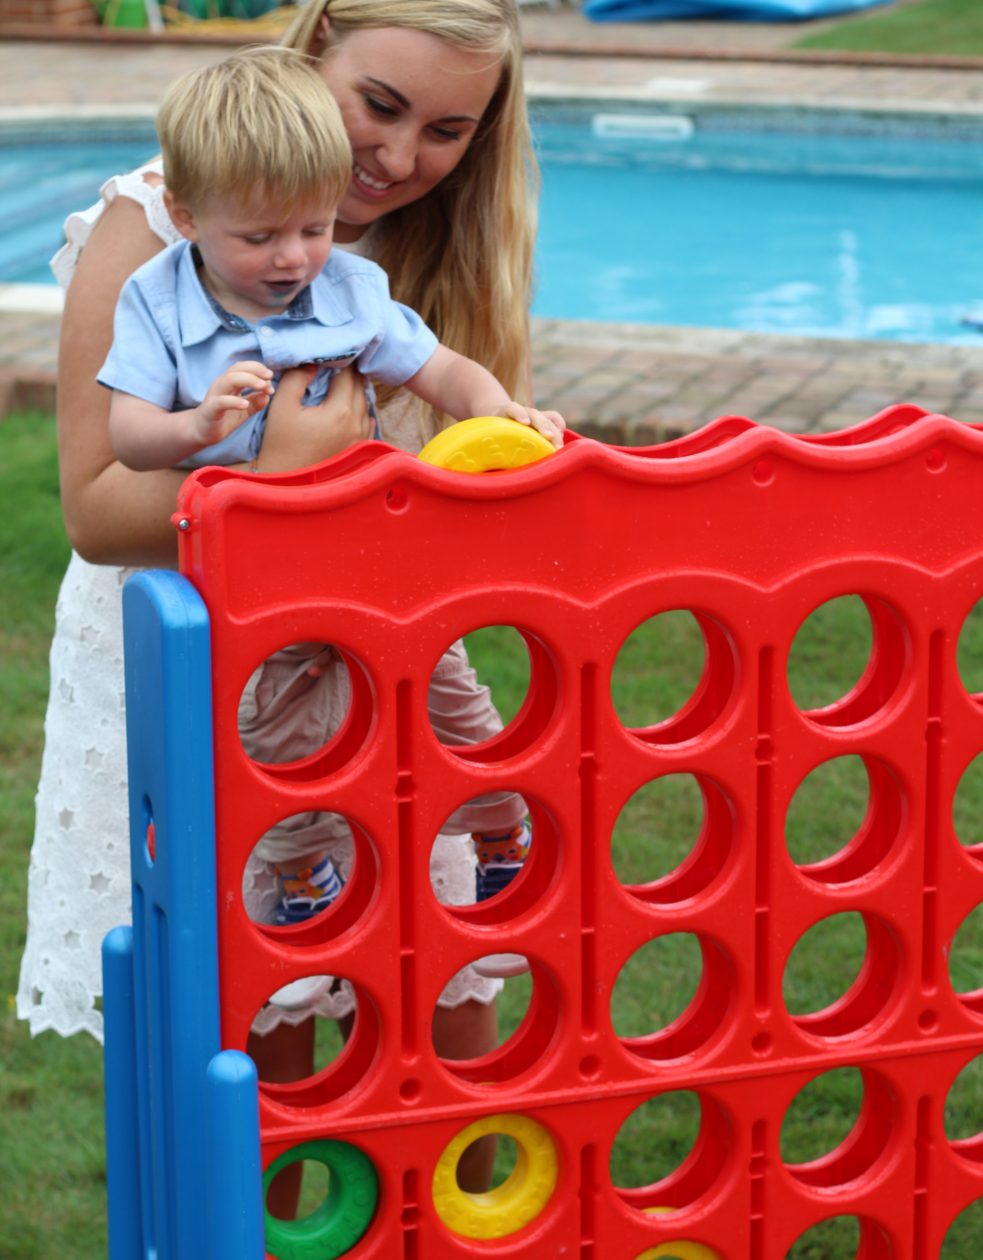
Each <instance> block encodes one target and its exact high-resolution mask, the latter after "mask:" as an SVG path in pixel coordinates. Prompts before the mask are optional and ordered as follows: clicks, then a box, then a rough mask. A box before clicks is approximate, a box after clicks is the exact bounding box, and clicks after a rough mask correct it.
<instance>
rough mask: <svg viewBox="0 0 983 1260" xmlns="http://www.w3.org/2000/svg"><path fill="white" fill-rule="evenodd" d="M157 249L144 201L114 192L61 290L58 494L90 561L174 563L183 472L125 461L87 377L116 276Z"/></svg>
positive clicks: (99, 389) (100, 347) (103, 341)
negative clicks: (137, 468) (149, 469)
mask: <svg viewBox="0 0 983 1260" xmlns="http://www.w3.org/2000/svg"><path fill="white" fill-rule="evenodd" d="M162 248H163V243H162V242H161V240H160V239H159V238H158V237H157V236H155V235H154V233H153V232H151V230H150V228H149V227H148V226H147V220H146V216H145V214H144V211H143V208H142V207H141V206H139V205H138V204H137V203H136V202H135V201H132V200H130V199H129V198H127V197H117V198H116V199H115V200H114V201H113V202H111V203H110V204H109V205H108V206H107V207H106V209H105V211H104V212H103V214H102V215H101V216H100V218H99V219H98V221H97V222H96V224H95V226H94V228H93V230H92V235H91V236H90V238H89V240H88V241H87V242H86V245H85V248H84V249H83V250H82V254H81V256H80V258H79V262H78V267H77V268H76V271H75V275H74V276H73V277H72V282H71V284H70V285H69V288H68V293H67V294H66V297H65V310H64V313H63V315H62V323H61V341H60V344H59V350H58V455H59V465H60V470H61V503H62V512H63V514H64V517H65V528H66V530H67V531H68V537H69V540H70V541H71V544H72V546H73V547H74V548H75V549H76V551H78V552H79V554H80V555H82V556H83V557H84V558H85V559H86V560H89V561H91V562H92V563H94V564H135V565H146V564H164V565H173V564H174V561H175V556H176V552H177V547H176V543H175V537H176V535H175V532H174V529H173V527H172V525H171V523H170V517H171V513H172V512H173V511H174V501H175V498H176V496H177V491H178V487H179V486H180V484H181V481H182V479H183V478H184V476H185V475H186V474H184V473H182V472H175V471H173V470H171V469H165V470H163V471H161V472H155V473H142V472H141V473H138V472H133V471H131V470H130V469H128V468H124V467H123V465H122V464H120V463H119V462H118V460H117V459H116V457H115V455H114V454H113V448H112V445H111V444H110V440H109V402H110V397H111V395H110V391H109V390H108V389H105V388H103V386H101V385H99V384H97V383H96V373H97V372H98V371H99V369H100V368H101V367H102V365H103V362H104V361H105V358H106V355H107V354H108V352H109V347H110V344H111V342H112V339H113V313H114V311H115V309H116V299H117V298H118V296H119V291H120V289H121V288H122V285H123V281H124V280H126V279H127V277H128V276H129V275H130V274H131V273H132V272H133V271H135V270H136V268H137V267H138V266H139V265H140V264H141V263H143V262H146V260H147V259H148V258H150V257H152V255H154V254H156V253H157V252H159V251H160V250H161V249H162Z"/></svg>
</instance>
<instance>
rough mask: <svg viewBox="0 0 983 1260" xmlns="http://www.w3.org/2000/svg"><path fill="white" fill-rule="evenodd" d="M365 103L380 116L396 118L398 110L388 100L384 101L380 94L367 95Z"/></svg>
mask: <svg viewBox="0 0 983 1260" xmlns="http://www.w3.org/2000/svg"><path fill="white" fill-rule="evenodd" d="M365 103H366V105H367V106H368V107H369V109H370V110H371V111H372V113H373V114H378V115H379V117H380V118H395V117H396V110H395V109H394V108H393V107H392V105H390V104H389V102H388V101H382V100H380V99H379V98H378V96H366V98H365Z"/></svg>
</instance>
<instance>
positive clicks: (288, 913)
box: [273, 857, 344, 927]
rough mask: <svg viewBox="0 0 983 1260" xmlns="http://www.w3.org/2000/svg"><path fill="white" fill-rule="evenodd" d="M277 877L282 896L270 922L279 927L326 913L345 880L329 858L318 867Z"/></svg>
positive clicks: (302, 921)
mask: <svg viewBox="0 0 983 1260" xmlns="http://www.w3.org/2000/svg"><path fill="white" fill-rule="evenodd" d="M279 875H280V882H281V884H282V885H283V896H282V897H281V898H280V904H279V905H278V906H277V908H276V912H275V915H274V919H273V922H274V923H276V924H277V926H278V927H286V926H290V925H291V924H294V923H305V922H306V921H307V920H308V919H313V917H314V916H315V915H316V914H320V913H321V911H322V910H327V908H328V906H330V905H331V903H332V901H337V899H338V897H339V895H340V893H341V890H342V888H344V881H343V880H342V878H341V876H340V875H339V874H338V871H337V869H336V867H335V864H334V862H332V861H331V859H330V858H329V857H324V858H322V859H321V861H320V862H319V863H318V864H317V866H314V867H311V866H307V867H305V868H304V869H303V870H301V871H294V872H292V873H291V874H287V873H286V872H285V871H280V872H279Z"/></svg>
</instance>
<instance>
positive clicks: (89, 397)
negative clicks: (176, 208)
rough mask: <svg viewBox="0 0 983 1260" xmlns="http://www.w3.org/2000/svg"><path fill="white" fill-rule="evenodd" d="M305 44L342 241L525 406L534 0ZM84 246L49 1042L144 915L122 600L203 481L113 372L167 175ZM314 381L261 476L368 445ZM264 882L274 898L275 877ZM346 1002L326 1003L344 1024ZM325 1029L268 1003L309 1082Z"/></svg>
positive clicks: (128, 188)
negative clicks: (118, 410)
mask: <svg viewBox="0 0 983 1260" xmlns="http://www.w3.org/2000/svg"><path fill="white" fill-rule="evenodd" d="M284 42H286V43H287V44H289V45H290V46H292V47H295V48H300V49H302V50H307V51H309V52H310V53H311V54H312V55H314V56H316V57H317V58H318V61H319V66H320V69H321V72H322V73H323V75H324V77H325V79H326V80H327V82H328V85H329V87H330V88H331V89H332V91H333V92H334V94H335V96H336V98H337V100H338V103H339V105H340V107H341V110H342V115H343V117H344V120H345V126H346V130H347V131H348V134H349V137H350V139H351V142H352V149H353V152H354V158H355V167H354V176H353V179H352V183H351V186H350V188H349V191H348V193H347V194H346V196H345V198H344V199H343V201H342V205H341V208H340V211H339V220H338V223H337V225H336V229H335V240H336V241H337V242H338V243H339V244H345V243H349V244H351V245H354V246H355V247H356V248H358V249H359V250H360V251H364V252H366V253H367V254H370V255H371V256H372V257H373V258H375V259H376V260H377V261H378V262H379V263H381V264H382V266H383V267H385V268H386V269H387V270H388V272H389V275H390V281H391V287H392V291H393V294H394V296H396V297H397V298H399V299H400V300H402V301H404V302H406V303H407V304H408V305H411V306H414V307H415V309H417V310H418V311H419V312H420V313H421V314H422V315H423V317H424V319H426V320H427V322H428V323H429V324H430V325H431V327H433V329H434V330H435V331H436V333H437V335H438V336H439V337H440V338H441V339H442V340H443V341H444V342H445V343H447V344H449V345H451V346H452V347H453V348H454V349H456V350H458V351H460V352H461V353H463V354H466V355H468V356H469V357H472V358H476V359H478V360H479V361H481V362H482V363H484V364H485V365H486V366H487V367H488V368H489V369H490V370H491V371H492V372H494V373H495V374H496V375H497V376H498V377H499V379H500V380H501V381H502V382H503V383H504V384H505V385H506V387H507V388H508V389H509V390H511V391H512V393H513V395H514V396H516V397H521V396H523V395H526V394H528V348H527V331H528V330H527V315H526V312H527V308H528V299H529V292H528V280H529V275H530V271H531V253H532V241H533V223H532V216H531V212H530V195H529V194H530V187H529V185H530V179H531V175H532V172H533V163H532V157H531V151H530V146H529V136H528V124H527V119H526V115H525V106H524V96H523V89H522V82H521V64H520V59H521V48H520V42H519V33H518V21H517V14H516V9H515V4H514V0H327V2H326V3H325V0H315V2H314V3H313V4H311V5H310V6H309V7H308V8H307V9H306V10H304V11H302V12H301V13H300V14H299V16H298V18H297V20H296V21H295V23H294V26H293V27H292V29H291V30H290V31H289V32H288V33H287V36H286V39H285V41H284ZM69 238H70V244H69V246H68V247H66V250H64V251H62V255H61V256H60V258H59V260H58V267H59V268H60V270H61V273H62V275H63V276H70V277H71V283H70V286H69V288H68V292H67V296H66V303H65V311H64V316H63V322H62V339H61V347H60V351H59V409H58V410H59V416H58V420H59V457H60V469H61V492H62V506H63V511H64V515H65V522H66V527H67V530H68V535H69V538H70V540H71V542H72V545H73V548H74V550H75V553H76V554H75V555H74V556H73V558H72V561H71V564H70V567H69V571H68V574H67V575H66V578H65V582H64V584H63V586H62V591H61V595H60V597H59V604H58V615H57V625H56V632H55V638H54V642H53V644H52V658H51V664H52V677H51V696H50V700H49V708H48V714H47V718H46V726H45V730H46V747H45V754H44V761H43V765H42V774H41V783H40V787H39V791H38V802H37V825H36V833H35V841H34V848H33V850H32V859H31V871H30V885H29V927H28V940H27V946H26V949H25V954H24V960H23V964H22V970H21V982H20V989H19V992H18V998H17V1002H18V1014H19V1015H20V1016H21V1017H22V1018H24V1019H27V1020H29V1021H30V1024H31V1029H32V1031H33V1032H39V1031H41V1030H42V1029H45V1028H52V1029H55V1030H56V1031H58V1032H60V1033H62V1034H63V1035H69V1034H71V1033H74V1032H76V1031H79V1030H81V1029H85V1030H86V1031H88V1032H90V1033H92V1035H93V1036H95V1037H97V1038H101V1031H102V1028H101V1014H100V1012H99V1010H98V1009H97V1005H96V1003H97V999H98V994H99V991H100V987H101V984H100V976H99V948H100V945H101V941H102V937H103V935H104V934H105V932H106V931H108V930H109V929H110V928H111V927H113V926H115V925H116V924H117V923H120V922H124V921H126V920H128V918H129V866H128V839H127V834H128V833H127V822H126V816H127V810H126V798H125V760H124V740H123V724H122V672H121V634H120V603H119V591H120V588H121V586H122V583H123V581H124V580H125V578H126V576H127V573H128V567H129V566H143V565H157V566H160V565H167V566H171V565H173V564H174V558H175V542H174V531H173V528H172V526H171V524H170V516H171V513H172V511H173V508H174V502H175V496H176V493H177V489H178V486H179V485H180V481H181V477H182V474H181V473H179V472H176V471H173V470H167V471H162V472H155V473H132V472H130V471H129V470H127V469H126V468H124V467H123V466H122V465H120V464H119V463H118V462H117V461H116V460H115V458H114V456H113V453H112V449H111V447H110V443H109V435H108V403H109V395H108V393H107V392H106V391H104V390H102V389H101V387H100V386H98V385H97V384H96V373H97V370H98V369H99V367H100V366H101V364H102V362H103V360H104V358H105V354H106V351H107V348H108V346H109V344H110V341H111V338H112V315H113V310H114V307H115V302H116V297H117V294H118V292H119V289H120V286H121V285H122V283H123V281H124V280H125V279H126V277H127V276H128V275H129V274H130V273H131V272H132V271H133V270H134V269H135V268H136V267H137V266H138V265H139V264H140V263H142V262H143V261H145V260H146V259H147V258H148V257H150V256H151V255H152V254H153V253H155V252H157V251H158V250H160V249H161V248H162V247H163V245H164V244H165V243H168V242H169V241H171V240H172V239H174V235H173V229H172V227H171V225H170V223H169V220H168V219H167V216H166V213H165V212H164V209H163V204H162V189H161V187H160V177H159V174H155V173H154V171H153V169H145V170H143V171H141V172H137V173H135V174H133V175H130V176H124V177H121V178H120V179H119V180H115V181H110V183H109V184H108V185H107V187H106V189H104V203H103V205H101V206H100V207H98V208H96V210H94V211H93V212H91V213H90V214H88V215H86V216H80V217H79V218H77V219H76V220H75V221H74V222H73V223H70V224H69ZM73 238H74V239H73ZM83 245H84V248H81V247H82V246H83ZM79 251H81V252H79ZM57 269H58V268H56V270H57ZM305 383H306V376H305V373H304V372H303V371H301V370H298V371H296V372H294V373H291V374H288V375H287V376H285V377H284V379H283V381H282V382H281V385H280V388H279V390H278V393H277V398H276V400H275V402H274V403H273V405H272V406H271V408H270V413H269V421H268V426H267V434H266V438H265V441H264V445H263V449H262V452H261V455H260V459H259V469H260V471H268V472H272V471H278V470H281V469H285V468H292V467H293V468H295V467H298V466H301V465H304V464H309V463H313V462H316V461H318V460H321V459H324V458H326V457H328V456H329V455H331V454H333V453H335V452H337V451H339V450H342V449H344V448H345V447H347V446H348V445H350V444H351V443H352V442H353V441H356V440H358V439H360V438H362V437H367V436H369V434H370V422H369V419H368V417H367V415H366V414H365V407H364V402H363V400H362V399H361V396H360V394H359V392H358V389H357V387H356V385H355V382H354V378H352V377H350V376H349V374H345V375H344V376H342V377H339V378H337V380H336V381H335V383H334V385H333V386H332V390H331V393H330V396H329V398H328V400H327V401H326V403H324V404H323V405H322V406H321V407H316V408H314V407H311V408H302V407H301V406H300V405H299V404H300V398H301V396H302V393H303V389H304V386H305ZM380 401H381V403H382V421H383V429H384V432H385V434H386V436H387V438H388V439H389V440H390V441H394V442H396V443H398V444H399V445H401V446H404V447H406V448H407V449H410V450H414V449H418V447H419V445H420V442H421V440H422V439H423V438H424V437H426V436H429V434H430V433H431V432H432V431H433V429H434V427H435V425H436V424H437V423H438V420H437V419H436V418H434V417H432V416H422V415H421V414H420V412H419V411H418V408H417V405H416V403H415V401H414V402H413V403H410V402H407V401H406V399H404V398H402V397H400V396H399V395H398V394H397V395H396V396H394V397H388V398H386V397H383V398H382V399H381V400H380ZM459 848H460V851H461V853H462V854H465V855H466V850H465V849H464V848H463V846H459ZM448 861H450V859H448ZM446 876H447V883H448V884H449V885H453V884H455V882H456V885H457V887H458V889H460V887H461V880H462V879H463V880H465V881H467V880H469V879H472V875H471V871H470V867H468V866H467V865H465V867H464V868H463V869H454V870H448V871H447V872H446ZM253 891H254V892H255V895H256V897H257V898H258V899H259V900H262V897H263V896H264V890H263V889H262V888H260V887H259V886H258V884H257V887H256V888H255V889H254V890H253ZM246 892H247V901H248V895H249V893H250V889H249V888H248V887H247V889H246ZM451 895H452V896H453V891H452V894H451ZM496 992H497V983H496V982H494V981H489V980H487V979H485V978H483V977H481V976H478V975H477V973H474V972H473V971H472V970H471V969H470V968H469V969H467V970H466V971H465V972H462V973H460V975H459V976H457V977H455V978H454V980H452V982H451V984H450V985H449V986H448V990H447V991H445V994H444V995H443V997H442V999H441V1005H440V1006H439V1007H438V1011H437V1014H436V1017H435V1020H434V1041H435V1046H436V1049H437V1052H438V1053H439V1054H441V1055H442V1056H444V1057H447V1058H467V1057H472V1056H474V1055H477V1054H481V1053H483V1052H485V1051H487V1050H488V1049H490V1048H491V1047H492V1046H493V1045H494V1044H495V1040H496V1025H495V1009H494V997H495V994H496ZM347 1000H348V1005H347V1007H346V1006H345V1005H344V1002H342V1003H340V1004H339V1003H338V1002H337V1000H336V1001H335V1004H334V1005H333V1006H332V1005H331V1003H330V1002H329V1003H328V1005H327V1006H325V1007H324V1008H322V1007H321V1006H319V1007H318V1008H317V1009H318V1011H319V1013H321V1014H328V1015H332V1016H335V1017H340V1018H344V1017H345V1016H346V1015H348V1014H350V1011H351V1002H350V999H347ZM312 1024H313V1021H312V1020H310V1019H308V1018H306V1012H301V1013H300V1014H298V1013H297V1012H286V1011H283V1010H281V1009H278V1008H274V1007H267V1008H265V1010H264V1012H262V1014H261V1016H260V1019H259V1020H258V1022H257V1027H256V1029H255V1031H254V1034H253V1036H252V1038H251V1041H250V1045H249V1050H250V1053H251V1054H253V1057H254V1058H255V1059H256V1061H257V1064H258V1066H259V1069H260V1075H261V1077H263V1078H265V1079H267V1080H277V1079H281V1080H283V1079H286V1080H290V1079H297V1078H298V1077H301V1076H304V1075H306V1074H308V1072H309V1070H310V1067H309V1065H310V1061H311V1053H312V1042H311V1038H312ZM261 1034H262V1035H261Z"/></svg>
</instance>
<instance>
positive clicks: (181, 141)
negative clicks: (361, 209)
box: [157, 47, 352, 208]
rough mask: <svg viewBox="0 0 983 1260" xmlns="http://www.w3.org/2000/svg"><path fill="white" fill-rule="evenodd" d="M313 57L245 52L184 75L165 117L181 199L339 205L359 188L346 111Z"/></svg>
mask: <svg viewBox="0 0 983 1260" xmlns="http://www.w3.org/2000/svg"><path fill="white" fill-rule="evenodd" d="M316 67H317V62H316V61H315V60H314V58H312V57H309V56H305V55H304V54H303V53H300V52H295V51H293V50H291V49H289V48H270V47H264V48H247V49H243V50H241V51H240V52H237V53H233V55H232V56H231V57H227V58H225V60H223V61H220V62H218V63H217V64H216V65H211V66H205V67H204V68H202V69H199V70H193V71H191V72H190V73H189V74H185V75H182V76H181V78H179V79H178V80H177V81H176V82H175V83H174V84H173V85H172V86H171V87H170V88H169V89H168V91H167V92H166V94H165V96H164V99H163V101H162V102H161V107H160V110H159V111H158V114H157V134H158V137H159V139H160V145H161V153H162V154H163V158H164V179H165V182H166V184H167V187H168V189H169V191H170V192H171V193H172V194H173V196H174V197H175V199H176V200H177V201H179V202H183V203H184V204H186V205H188V206H190V207H192V208H197V207H200V206H202V205H203V204H204V203H205V202H206V201H207V200H208V199H209V197H213V196H219V197H223V198H225V197H233V198H235V199H236V200H237V201H241V202H242V204H243V206H245V207H249V206H253V205H256V203H257V202H258V201H261V200H268V199H270V198H273V199H275V200H276V201H278V202H282V203H283V204H284V205H287V206H293V205H298V204H303V203H305V202H308V201H311V200H314V199H320V200H323V202H324V203H325V204H327V203H331V204H337V203H338V202H339V201H340V200H341V198H342V197H343V196H344V193H345V190H346V189H347V188H348V185H349V183H350V181H351V171H352V152H351V145H350V144H349V142H348V134H347V132H346V131H345V124H344V122H343V120H342V117H341V111H340V110H339V108H338V105H337V103H336V101H335V99H334V97H333V96H332V94H331V92H330V91H329V90H328V86H327V84H326V83H325V82H324V80H323V78H322V77H321V75H320V74H319V73H318V71H317V68H316Z"/></svg>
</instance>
